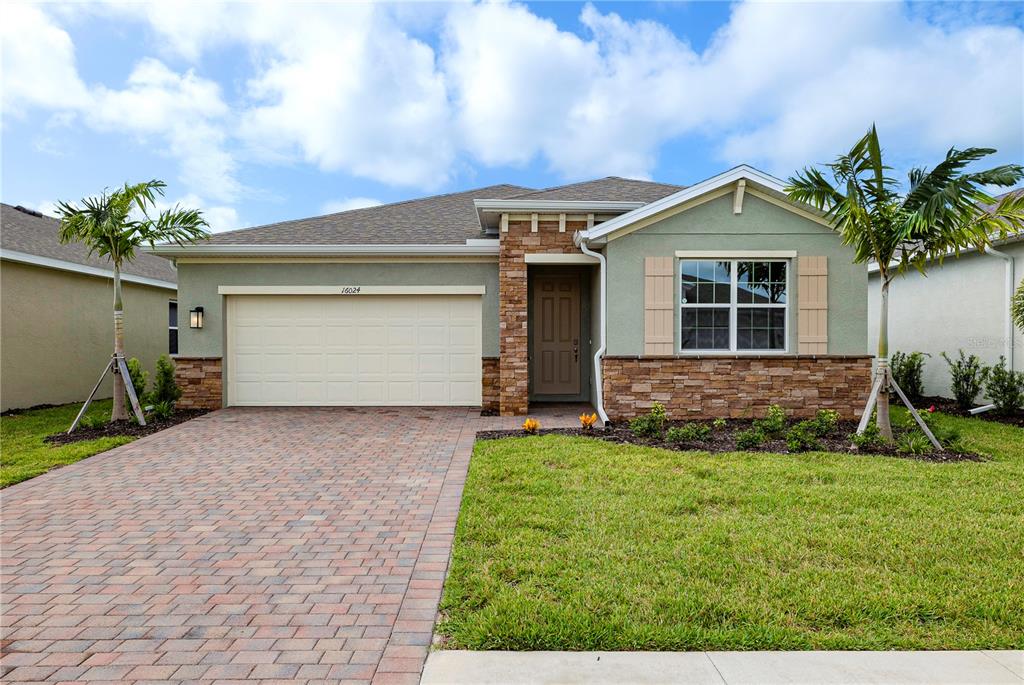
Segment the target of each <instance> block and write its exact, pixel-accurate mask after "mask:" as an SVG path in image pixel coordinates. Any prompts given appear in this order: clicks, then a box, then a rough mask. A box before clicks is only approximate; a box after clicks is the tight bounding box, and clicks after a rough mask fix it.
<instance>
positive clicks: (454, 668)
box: [420, 651, 1024, 685]
mask: <svg viewBox="0 0 1024 685" xmlns="http://www.w3.org/2000/svg"><path fill="white" fill-rule="evenodd" d="M420 682H421V684H422V685H463V684H464V685H470V684H472V685H527V684H528V683H529V684H530V685H537V684H544V685H556V684H557V685H569V684H576V683H587V684H588V685H591V684H596V685H605V684H609V685H610V684H611V683H616V684H618V683H630V684H631V685H654V684H655V683H657V684H659V685H660V684H667V683H687V684H693V685H704V684H705V683H706V684H707V685H739V684H741V683H750V684H751V685H755V684H756V685H767V684H770V683H807V684H808V685H811V684H813V685H829V684H832V683H858V684H860V683H873V684H874V683H877V684H879V685H881V684H885V685H890V684H892V685H896V684H899V685H904V684H913V685H918V684H920V685H953V684H956V685H968V684H969V685H989V684H995V683H1000V684H1002V683H1013V684H1016V685H1020V683H1024V651H981V652H465V651H437V652H432V653H431V654H430V656H429V657H428V658H427V665H426V668H425V669H424V671H423V679H422V680H421V681H420Z"/></svg>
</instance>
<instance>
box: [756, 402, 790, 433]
mask: <svg viewBox="0 0 1024 685" xmlns="http://www.w3.org/2000/svg"><path fill="white" fill-rule="evenodd" d="M754 427H755V428H758V429H760V430H761V432H762V433H764V434H765V435H770V436H773V437H774V436H777V435H781V434H782V431H784V430H786V410H785V409H783V408H782V407H780V406H779V405H777V404H773V405H771V406H769V407H768V411H767V412H766V413H765V416H764V418H763V419H761V420H759V421H755V422H754Z"/></svg>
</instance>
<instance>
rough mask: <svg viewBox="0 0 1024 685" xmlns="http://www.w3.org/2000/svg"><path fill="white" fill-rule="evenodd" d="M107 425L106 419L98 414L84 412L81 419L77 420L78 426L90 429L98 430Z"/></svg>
mask: <svg viewBox="0 0 1024 685" xmlns="http://www.w3.org/2000/svg"><path fill="white" fill-rule="evenodd" d="M106 425H107V419H106V418H105V417H103V416H101V415H99V414H86V415H85V416H83V417H82V420H81V421H79V422H78V427H79V428H88V429H90V430H93V429H95V430H99V429H100V428H103V427H104V426H106Z"/></svg>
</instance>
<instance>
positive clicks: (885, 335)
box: [876, 271, 892, 440]
mask: <svg viewBox="0 0 1024 685" xmlns="http://www.w3.org/2000/svg"><path fill="white" fill-rule="evenodd" d="M880 275H881V277H882V278H881V280H882V298H881V305H880V306H879V321H878V368H877V370H876V373H877V374H878V375H879V376H880V377H881V379H882V387H881V388H879V390H878V404H877V405H876V406H877V408H878V416H877V422H878V432H879V433H881V435H882V437H883V438H885V439H886V440H892V423H891V422H890V420H889V378H890V376H889V374H890V371H889V275H888V274H887V273H885V272H884V271H883V272H882V273H881V274H880Z"/></svg>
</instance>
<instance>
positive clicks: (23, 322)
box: [0, 260, 175, 411]
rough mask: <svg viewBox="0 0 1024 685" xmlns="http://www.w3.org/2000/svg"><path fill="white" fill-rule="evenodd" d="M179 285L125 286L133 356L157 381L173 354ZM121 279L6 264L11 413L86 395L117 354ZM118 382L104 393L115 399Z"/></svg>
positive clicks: (3, 365) (3, 298)
mask: <svg viewBox="0 0 1024 685" xmlns="http://www.w3.org/2000/svg"><path fill="white" fill-rule="evenodd" d="M174 297H175V294H174V291H173V290H167V289H164V288H154V287H150V286H145V285H136V284H133V283H124V284H123V299H124V317H125V318H124V321H125V353H126V354H127V355H128V356H129V357H138V358H139V360H140V361H142V363H143V365H144V366H145V368H147V369H148V370H149V372H150V378H151V379H152V377H153V376H152V374H153V371H154V369H155V367H156V358H157V357H158V356H160V355H161V354H167V351H168V347H167V346H168V336H167V323H168V322H167V304H168V302H169V301H170V300H172V299H174ZM113 301H114V286H113V281H112V280H110V279H106V278H100V277H97V276H86V275H84V274H77V273H74V272H70V271H59V270H57V269H48V268H43V267H38V266H31V265H28V264H21V263H17V262H9V261H6V260H5V261H4V262H3V263H2V265H0V312H2V319H0V337H2V341H0V404H2V406H3V411H6V410H8V409H19V408H24V407H32V406H35V405H37V404H64V403H67V402H77V401H81V400H84V399H85V398H86V397H87V396H88V395H89V391H90V390H92V386H93V384H95V383H96V379H97V378H99V375H100V372H101V371H103V366H104V364H106V363H107V362H108V361H109V360H110V355H111V353H112V352H113V351H114V318H113V317H114V314H113ZM110 394H111V382H110V379H109V378H108V379H107V381H106V382H105V383H104V385H103V386H101V388H100V391H99V395H98V396H99V397H110Z"/></svg>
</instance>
